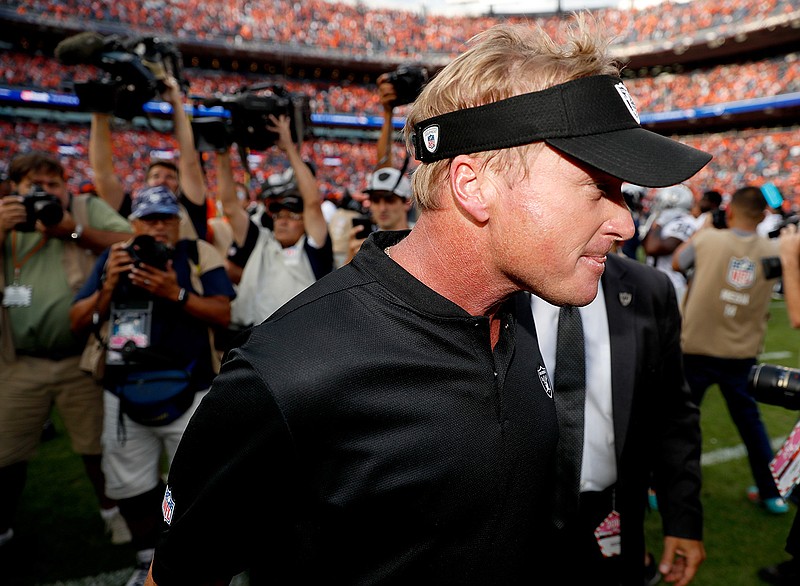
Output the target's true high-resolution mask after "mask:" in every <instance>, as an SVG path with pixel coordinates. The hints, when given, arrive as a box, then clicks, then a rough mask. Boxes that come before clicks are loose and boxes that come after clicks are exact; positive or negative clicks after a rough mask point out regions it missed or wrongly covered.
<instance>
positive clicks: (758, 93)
mask: <svg viewBox="0 0 800 586" xmlns="http://www.w3.org/2000/svg"><path fill="white" fill-rule="evenodd" d="M99 75H100V72H99V71H97V70H96V69H95V68H94V67H91V66H79V67H75V68H69V69H65V67H64V66H63V65H61V64H60V63H58V61H57V60H56V59H55V58H52V57H46V56H42V55H33V56H32V55H28V54H26V53H21V52H14V51H8V52H4V53H2V54H0V79H2V82H3V83H4V84H5V85H7V86H10V87H15V88H31V89H47V90H54V91H55V90H61V89H64V88H65V87H66V86H69V84H70V83H71V82H72V81H85V80H87V79H95V78H97V77H99ZM185 77H186V79H187V81H188V83H189V92H188V93H189V95H190V96H192V97H194V98H196V99H197V100H200V99H203V98H208V97H211V96H213V95H216V94H225V95H230V94H233V93H234V92H236V91H237V90H239V89H241V88H243V87H245V86H250V85H254V84H264V83H271V84H280V85H282V86H283V87H285V88H286V89H287V90H288V91H290V92H295V93H301V94H303V95H305V96H308V97H309V99H310V107H311V111H312V112H314V113H317V114H325V113H340V114H360V115H377V114H379V113H380V111H381V105H380V103H379V102H378V100H377V97H376V93H375V87H374V85H373V84H359V83H354V82H349V81H348V82H341V83H335V82H323V81H308V80H302V79H294V78H288V79H287V78H286V77H284V76H277V75H268V74H258V73H237V72H230V71H219V70H209V69H198V68H187V69H186V71H185ZM626 84H627V85H628V87H629V89H630V91H631V92H632V94H633V95H634V96H636V99H637V106H638V107H639V110H640V111H641V112H647V113H653V112H665V111H671V110H679V109H689V108H696V107H700V106H708V105H712V104H719V103H723V102H732V101H737V100H746V99H752V98H761V97H767V96H777V95H781V94H786V93H791V92H797V91H800V56H799V55H798V53H790V54H787V55H783V56H779V57H773V58H770V59H764V60H759V61H752V62H747V63H737V64H726V65H717V66H714V67H706V68H702V69H697V70H692V71H687V72H681V73H664V74H661V75H657V76H655V77H636V78H631V79H628V80H626Z"/></svg>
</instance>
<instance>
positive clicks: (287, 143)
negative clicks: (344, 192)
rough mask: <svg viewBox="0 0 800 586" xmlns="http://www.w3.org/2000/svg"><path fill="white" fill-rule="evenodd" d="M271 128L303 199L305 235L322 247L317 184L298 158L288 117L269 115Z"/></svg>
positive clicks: (322, 225) (324, 225)
mask: <svg viewBox="0 0 800 586" xmlns="http://www.w3.org/2000/svg"><path fill="white" fill-rule="evenodd" d="M269 118H270V121H271V122H272V126H267V130H270V131H271V132H275V133H277V134H278V140H277V141H276V143H275V144H276V145H277V146H278V148H279V149H281V150H282V151H283V152H284V153H286V156H287V157H288V158H289V164H291V166H292V169H294V177H295V180H296V181H297V188H298V190H299V191H300V196H301V197H302V198H303V224H304V227H305V232H306V234H307V235H308V236H309V237H310V238H312V239H313V240H314V242H316V243H317V245H318V246H322V244H323V243H324V242H325V239H326V238H327V237H328V224H327V222H325V216H323V215H322V202H321V201H320V196H319V184H318V183H317V178H316V177H314V174H313V173H312V172H311V169H310V168H309V166H308V165H306V163H305V162H304V161H303V159H302V157H301V156H300V149H299V148H298V147H297V145H296V144H294V142H292V132H291V130H290V126H289V125H290V120H289V117H288V116H284V115H281V116H280V117H278V118H276V117H275V116H273V115H271V114H270V117H269Z"/></svg>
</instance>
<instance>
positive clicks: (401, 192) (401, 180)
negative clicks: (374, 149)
mask: <svg viewBox="0 0 800 586" xmlns="http://www.w3.org/2000/svg"><path fill="white" fill-rule="evenodd" d="M367 185H368V187H367V189H365V190H364V191H365V192H366V193H367V194H369V193H372V192H373V191H388V192H389V193H394V194H395V195H396V196H398V197H401V198H403V199H409V198H410V197H411V182H410V181H409V180H408V177H407V176H406V175H404V174H402V173H401V172H400V170H399V169H395V168H393V167H384V168H383V169H378V170H377V171H375V172H374V173H372V174H371V175H370V176H369V177H368V179H367Z"/></svg>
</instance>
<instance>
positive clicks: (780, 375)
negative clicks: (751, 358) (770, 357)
mask: <svg viewBox="0 0 800 586" xmlns="http://www.w3.org/2000/svg"><path fill="white" fill-rule="evenodd" d="M747 386H748V388H749V389H750V392H751V393H752V395H753V398H754V399H755V400H756V401H759V402H761V403H767V404H769V405H777V406H778V407H783V408H785V409H790V410H793V411H800V370H798V369H796V368H789V367H787V366H780V365H777V364H756V365H755V366H753V367H752V368H751V369H750V373H749V375H748V377H747Z"/></svg>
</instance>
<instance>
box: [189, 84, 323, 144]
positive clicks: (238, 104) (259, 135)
mask: <svg viewBox="0 0 800 586" xmlns="http://www.w3.org/2000/svg"><path fill="white" fill-rule="evenodd" d="M202 105H203V106H205V107H206V108H214V107H218V106H219V107H222V108H225V109H226V110H228V111H229V112H230V114H231V117H230V119H226V118H221V117H216V116H214V117H202V118H196V119H195V120H193V121H192V130H193V131H194V135H195V146H196V147H197V150H198V151H200V152H205V151H217V150H222V149H227V148H228V147H230V146H231V145H232V144H233V143H236V144H238V145H239V146H240V147H242V148H248V149H251V150H254V151H264V150H267V149H268V148H269V147H271V146H272V145H274V144H275V141H277V140H278V135H277V134H276V133H274V132H270V131H269V130H267V129H266V126H267V125H272V122H271V121H270V119H269V116H270V114H272V115H273V116H275V117H278V116H280V115H281V114H283V115H286V116H288V117H289V120H290V126H291V130H292V140H293V141H294V142H300V140H301V139H302V138H304V137H305V136H306V134H307V130H308V128H309V126H310V123H311V107H310V104H309V99H308V97H306V96H304V95H302V94H293V93H290V92H288V91H287V90H286V89H285V88H284V87H283V86H280V85H274V84H256V85H253V86H245V87H242V88H240V89H239V90H238V91H237V92H236V93H234V94H231V95H222V94H218V95H216V96H214V97H211V98H206V99H205V100H203V102H202Z"/></svg>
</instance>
